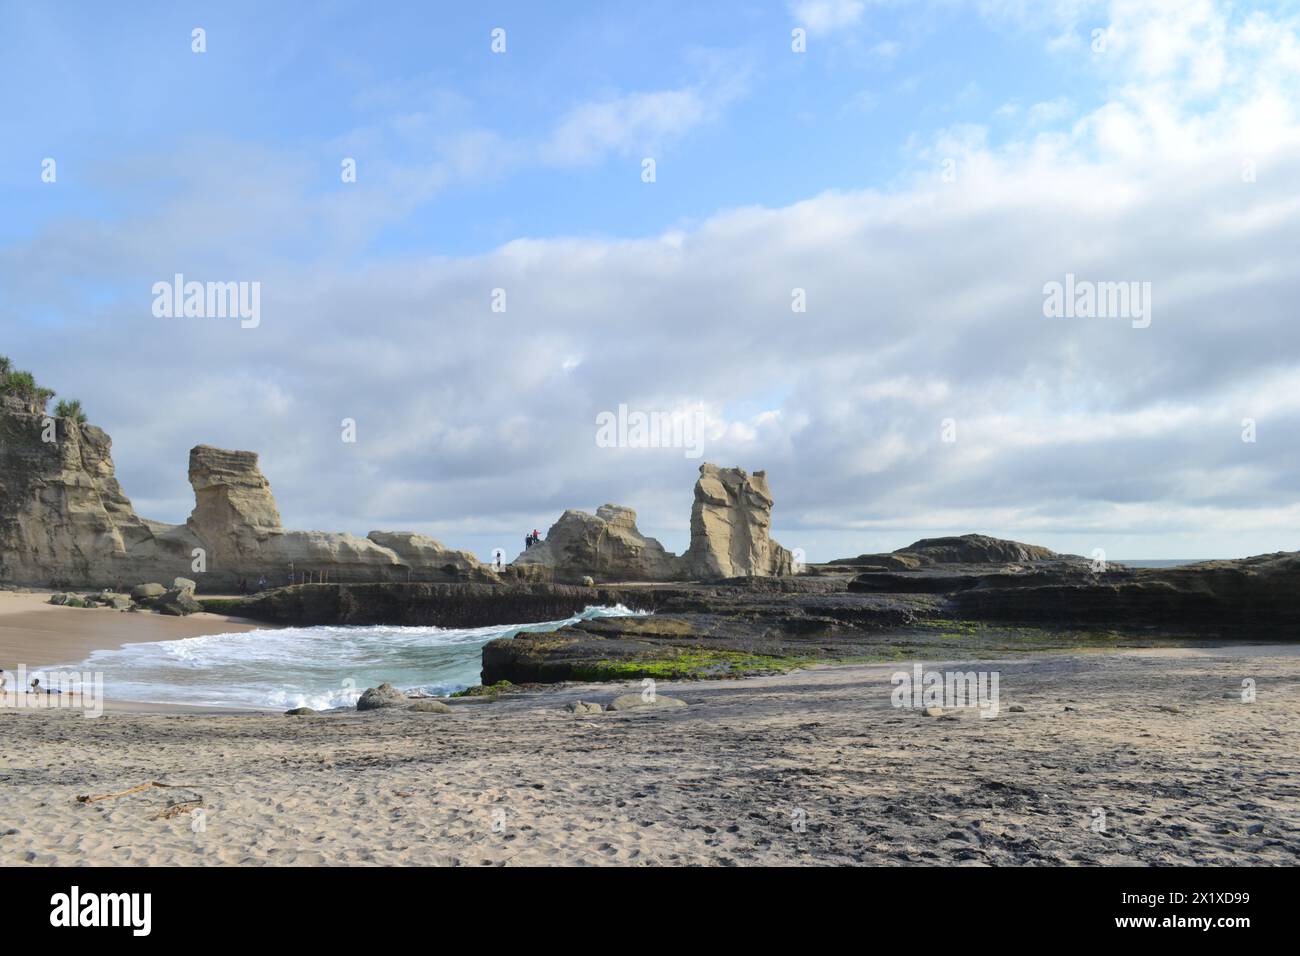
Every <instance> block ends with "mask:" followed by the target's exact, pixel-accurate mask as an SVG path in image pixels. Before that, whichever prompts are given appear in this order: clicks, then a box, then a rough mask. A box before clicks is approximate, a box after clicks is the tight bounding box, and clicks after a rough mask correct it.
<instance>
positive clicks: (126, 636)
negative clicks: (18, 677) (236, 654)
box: [0, 591, 275, 673]
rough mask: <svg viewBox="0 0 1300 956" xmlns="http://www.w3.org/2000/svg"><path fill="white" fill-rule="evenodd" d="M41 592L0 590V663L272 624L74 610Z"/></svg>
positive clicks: (79, 659) (73, 661)
mask: <svg viewBox="0 0 1300 956" xmlns="http://www.w3.org/2000/svg"><path fill="white" fill-rule="evenodd" d="M52 593H54V592H43V591H0V667H3V668H4V669H5V670H6V671H8V672H10V673H12V672H15V671H16V670H17V668H18V666H19V665H25V666H26V668H27V670H29V671H34V670H40V669H49V668H57V667H75V666H78V665H79V664H82V663H84V662H86V661H87V660H89V659H90V656H91V655H92V654H93V653H94V652H95V651H106V650H117V649H119V648H122V647H125V646H126V645H128V644H151V643H156V642H159V641H178V640H185V639H187V638H191V637H205V636H208V635H211V634H231V633H246V632H248V631H257V630H269V629H274V628H275V625H273V624H265V623H262V622H259V621H252V620H249V619H246V618H239V617H232V616H229V615H224V614H212V613H209V612H206V611H204V612H201V613H198V614H191V615H189V616H188V617H173V616H171V615H166V614H156V613H151V612H141V611H115V610H112V609H111V608H75V607H63V606H59V605H55V604H50V603H48V601H49V597H50V594H52Z"/></svg>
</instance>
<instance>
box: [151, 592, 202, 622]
mask: <svg viewBox="0 0 1300 956" xmlns="http://www.w3.org/2000/svg"><path fill="white" fill-rule="evenodd" d="M154 607H155V608H157V609H158V610H159V611H160V612H161V613H163V614H170V615H172V616H174V617H185V616H186V615H187V614H197V613H198V612H199V611H202V610H203V605H202V604H200V603H199V602H198V601H196V600H194V594H193V592H191V591H187V590H184V589H182V588H172V589H171V590H170V591H168V592H167V593H166V594H164V595H163V596H162V597H160V598H158V600H157V601H155V602H154Z"/></svg>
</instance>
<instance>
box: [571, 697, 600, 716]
mask: <svg viewBox="0 0 1300 956" xmlns="http://www.w3.org/2000/svg"><path fill="white" fill-rule="evenodd" d="M565 709H566V710H568V711H569V713H571V714H600V713H604V710H605V708H604V707H602V706H600V704H592V703H588V702H587V701H585V700H575V701H573V702H572V703H569V704H566V705H565Z"/></svg>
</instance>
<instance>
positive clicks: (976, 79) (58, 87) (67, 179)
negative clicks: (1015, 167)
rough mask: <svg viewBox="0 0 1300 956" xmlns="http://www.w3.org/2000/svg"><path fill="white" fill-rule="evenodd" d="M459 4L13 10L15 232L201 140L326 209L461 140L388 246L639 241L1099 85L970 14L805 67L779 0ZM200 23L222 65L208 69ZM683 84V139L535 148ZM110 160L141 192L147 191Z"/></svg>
mask: <svg viewBox="0 0 1300 956" xmlns="http://www.w3.org/2000/svg"><path fill="white" fill-rule="evenodd" d="M458 6H463V5H455V4H429V3H391V4H384V5H383V7H382V10H383V12H382V15H378V14H377V13H376V11H375V9H374V8H373V6H372V5H369V4H365V3H327V4H322V5H320V10H319V11H318V12H317V13H315V14H314V15H313V16H312V17H311V18H310V19H307V18H304V17H302V16H301V15H300V13H299V12H298V11H296V10H290V9H289V8H282V7H276V6H274V5H271V6H268V5H266V4H249V3H232V4H221V5H215V6H214V5H207V4H190V5H186V4H144V5H136V6H134V7H133V8H132V9H133V11H134V12H133V13H131V15H129V16H121V15H114V16H107V15H105V11H103V10H102V9H97V5H95V4H61V5H58V6H54V5H49V4H38V3H21V2H19V3H6V4H4V7H3V9H4V19H5V21H6V23H7V29H6V30H5V32H4V35H3V37H2V38H0V55H2V56H3V66H2V67H0V69H2V70H3V73H4V79H5V83H6V88H8V89H10V90H14V91H24V90H25V91H27V95H20V96H16V97H13V99H12V100H11V101H10V102H9V103H7V104H6V106H7V108H6V116H5V126H6V136H7V138H9V140H10V142H11V143H12V144H13V145H15V146H17V145H19V144H22V145H24V146H26V149H14V148H10V149H7V150H6V151H5V154H4V156H3V165H2V166H0V180H2V181H3V183H4V186H5V189H6V197H5V198H6V205H7V206H8V208H9V210H10V213H11V214H10V215H9V216H6V217H5V222H4V224H3V229H4V233H3V236H4V237H5V238H8V239H21V238H25V237H30V236H31V235H33V234H34V233H35V232H36V231H38V230H39V229H40V228H41V226H42V224H44V223H46V222H48V221H49V219H50V218H51V217H52V216H57V215H60V214H63V215H84V214H87V213H91V214H97V215H103V216H110V217H111V216H114V215H120V214H121V213H122V212H123V211H124V206H126V205H127V204H128V203H130V204H131V205H135V204H136V203H139V202H146V203H147V202H149V201H151V200H152V201H156V200H157V199H158V198H161V197H162V196H165V195H166V194H167V192H168V189H169V186H174V185H175V183H174V182H169V180H168V178H166V177H163V178H161V181H160V180H159V179H157V178H154V177H151V176H149V175H148V171H147V159H146V157H147V156H148V155H149V154H150V153H154V152H157V151H166V150H167V149H168V148H169V147H174V146H176V145H178V144H180V143H183V142H186V141H193V140H198V141H215V142H218V143H219V142H220V141H221V140H222V139H231V140H238V141H245V142H247V141H253V142H257V143H259V144H262V145H264V146H267V147H270V148H277V149H284V150H290V151H293V152H294V153H295V154H298V155H300V156H301V157H303V159H304V162H305V163H307V164H309V165H314V168H311V169H309V172H313V173H315V174H316V176H317V177H318V178H317V180H316V182H315V183H308V184H304V186H305V188H307V189H309V190H310V189H312V188H314V189H316V190H320V191H327V190H336V189H340V188H342V184H341V183H340V182H339V178H338V175H337V172H338V162H339V157H340V155H341V154H343V153H346V154H347V155H355V158H356V159H357V160H358V162H359V164H360V168H361V177H360V178H361V182H362V183H365V181H366V179H368V178H369V177H370V175H372V174H373V173H372V171H373V170H374V169H376V168H381V167H386V166H388V165H389V164H401V165H404V166H407V165H409V166H412V167H418V166H420V165H421V164H422V163H423V164H427V165H429V166H433V165H434V164H435V163H436V162H437V161H438V160H439V159H441V158H442V157H443V153H444V151H445V150H448V149H452V148H455V146H456V144H457V141H458V140H459V139H460V138H464V137H474V136H484V137H486V136H491V137H495V139H494V141H493V142H492V143H491V145H485V146H483V149H484V150H485V152H486V153H488V154H489V155H487V156H484V157H483V161H482V164H481V167H482V168H480V169H476V170H468V171H466V173H465V175H464V176H463V177H462V178H458V180H457V182H456V188H455V189H445V190H441V191H439V192H438V194H437V195H436V196H435V197H433V198H431V199H430V200H429V201H428V202H427V203H425V204H421V205H420V206H418V207H416V208H414V209H412V210H410V213H409V215H407V216H405V217H404V218H403V219H402V221H400V222H394V223H391V224H387V225H386V226H385V228H383V229H381V230H378V231H377V232H376V234H375V235H374V237H373V241H372V242H371V244H369V245H368V246H367V248H366V252H367V253H369V254H373V255H387V254H400V253H404V252H410V253H416V254H426V253H429V252H436V253H439V254H446V255H460V254H468V253H481V252H484V251H487V250H489V249H491V248H492V247H494V246H496V245H498V244H500V243H502V242H504V241H508V240H509V239H513V238H517V237H519V236H551V235H556V234H560V235H582V236H601V237H635V236H641V235H645V234H651V233H656V232H659V231H663V230H665V229H670V228H674V227H679V226H689V225H690V224H691V223H693V222H697V221H698V220H699V219H700V218H701V217H703V216H707V215H708V214H710V213H712V212H714V211H716V210H718V209H725V208H730V207H735V206H744V205H749V204H762V205H767V206H782V205H786V204H788V203H791V202H795V201H798V200H799V199H802V198H806V197H808V196H811V195H815V194H817V193H818V192H821V191H823V190H826V189H858V188H862V187H866V186H878V187H886V188H887V187H888V186H889V185H890V184H891V182H893V181H894V180H895V179H896V178H897V177H898V176H899V175H900V173H901V172H903V171H904V170H906V169H908V168H910V166H911V165H912V160H911V158H910V157H909V155H908V153H909V144H910V143H912V142H913V141H915V140H916V139H917V138H921V139H924V138H926V137H927V136H929V135H931V134H932V133H933V132H934V131H936V130H938V129H942V128H945V127H949V126H952V125H954V124H957V123H964V122H979V121H983V120H985V119H986V118H987V117H988V116H989V115H990V114H992V113H994V111H996V109H997V108H998V107H1000V106H1002V105H1003V104H1004V103H1007V102H1009V101H1012V100H1014V99H1015V98H1016V97H1017V96H1022V95H1023V94H1024V92H1025V88H1026V86H1031V85H1032V88H1033V90H1034V95H1035V96H1038V97H1042V98H1044V99H1052V98H1054V97H1055V96H1058V95H1062V94H1063V93H1064V91H1066V90H1067V89H1071V88H1074V89H1076V91H1077V89H1078V87H1079V85H1080V78H1081V74H1082V72H1083V71H1082V70H1080V69H1079V68H1077V67H1075V66H1073V65H1072V64H1070V63H1068V62H1062V61H1061V60H1059V59H1054V58H1052V57H1050V56H1049V55H1047V53H1046V51H1043V50H1039V49H1036V48H1035V47H1034V46H1033V45H1028V44H1026V43H1025V42H1024V40H1025V35H1024V32H1023V29H1022V28H1021V27H1019V26H1018V25H1017V24H1014V23H996V22H995V23H990V22H989V21H987V20H985V19H983V18H981V17H980V16H979V15H978V13H977V12H976V11H975V10H974V9H967V8H962V7H954V8H952V9H950V10H948V11H946V12H945V14H944V16H943V21H942V23H940V22H938V21H937V20H936V19H935V17H934V16H933V14H931V13H929V12H927V11H924V10H922V9H921V8H919V7H917V6H916V5H909V4H902V5H898V6H884V7H882V8H880V9H879V10H874V9H873V11H872V14H871V17H870V19H869V21H868V22H866V23H865V24H864V25H863V27H862V29H861V32H860V33H859V34H857V35H855V36H854V37H853V39H852V42H851V43H848V42H846V41H845V39H844V38H843V37H837V36H835V35H834V34H833V33H831V32H825V31H823V32H818V31H814V33H813V35H812V36H811V38H810V40H809V44H810V47H811V53H812V55H803V56H796V55H793V54H792V53H791V51H790V43H791V37H790V31H791V30H792V29H793V28H794V27H795V26H798V25H799V24H800V23H801V22H803V21H802V20H801V19H800V18H799V17H798V16H796V15H795V14H794V13H793V12H792V11H791V10H790V9H789V8H787V7H786V6H784V5H783V4H780V3H752V4H716V5H715V4H695V3H667V4H655V5H652V6H648V7H642V6H637V5H633V4H607V5H602V4H590V5H583V4H552V5H538V4H527V3H521V4H482V5H478V4H475V5H472V6H473V7H474V9H472V10H465V9H457V8H458ZM146 11H147V12H146ZM1096 22H1098V23H1100V22H1101V21H1100V20H1098V21H1096ZM196 25H201V26H202V27H203V28H204V29H205V30H206V31H207V40H208V53H207V54H206V55H202V56H199V55H194V54H192V53H191V51H190V31H191V29H192V28H193V27H194V26H196ZM1087 26H1088V24H1084V25H1082V26H1081V27H1080V30H1081V31H1082V30H1084V29H1085V27H1087ZM496 27H502V28H504V29H505V30H506V31H507V34H506V40H507V50H506V53H505V54H504V55H492V54H491V53H490V49H489V43H490V33H491V30H492V29H494V28H496ZM1026 54H1028V55H1026ZM678 90H681V91H691V92H693V93H696V94H697V95H698V96H699V97H700V99H701V100H702V101H704V102H705V107H704V109H705V113H706V115H705V116H703V117H701V118H699V119H698V120H686V119H683V120H682V121H681V127H680V129H681V132H678V131H677V129H678V127H676V126H675V124H674V123H673V122H671V121H665V123H664V124H663V126H664V129H663V131H662V133H654V132H651V131H647V135H646V136H645V137H644V138H643V140H642V141H641V142H640V143H636V142H628V143H618V144H609V145H601V144H598V143H592V144H590V146H589V148H587V149H583V150H578V151H577V152H575V153H574V154H573V155H568V156H564V157H556V158H554V159H553V160H551V161H549V162H548V161H540V162H534V161H529V160H528V159H526V158H524V156H523V155H521V154H524V153H527V152H531V151H533V150H535V149H536V148H537V144H539V143H543V142H545V141H546V140H547V138H548V137H549V136H550V134H551V133H552V131H553V130H554V129H555V128H556V126H557V125H559V124H560V123H562V122H563V120H564V118H565V117H566V115H568V114H570V113H571V112H572V111H573V110H575V109H578V108H581V107H582V106H584V105H586V104H589V103H592V102H597V103H598V102H601V101H611V100H614V101H616V100H617V99H618V98H619V97H622V96H628V95H636V94H637V93H641V92H644V91H651V92H654V91H678ZM404 122H405V124H406V127H405V128H403V123H404ZM686 132H689V135H685V133H686ZM991 133H992V135H993V137H994V138H995V139H996V137H997V135H998V133H999V130H998V129H997V128H996V127H994V128H992V129H991ZM642 146H644V147H647V148H653V149H652V151H653V152H654V154H655V157H656V159H657V161H658V163H659V168H658V174H659V175H658V182H657V184H656V185H657V186H658V188H657V189H654V190H649V189H629V188H628V184H629V183H633V184H637V183H638V182H639V179H638V177H639V175H640V161H641V159H642V155H641V152H642V150H641V149H640V147H642ZM45 156H55V157H57V159H58V161H59V164H60V172H61V176H60V185H61V188H60V189H59V190H58V191H57V195H56V196H54V197H51V196H50V195H49V194H50V192H51V191H50V190H42V189H41V184H40V182H39V180H37V179H36V178H34V177H33V176H32V175H31V171H32V169H33V163H39V161H40V159H42V158H43V157H45ZM105 158H111V159H116V160H117V162H118V163H123V162H127V163H130V164H131V165H132V168H134V169H135V170H136V171H137V172H138V173H141V174H142V175H139V176H135V177H130V178H131V179H134V180H135V181H134V182H132V183H131V184H130V187H131V188H129V192H128V191H127V188H124V187H126V185H127V184H124V183H122V182H121V181H120V180H117V179H115V180H110V179H109V176H111V175H112V173H110V172H109V171H106V170H104V169H103V168H102V166H101V162H102V160H103V159H105ZM136 164H140V166H143V167H145V168H140V167H138V166H136ZM116 172H117V173H118V175H119V176H121V175H126V173H125V171H123V170H120V169H119V170H117V171H116ZM542 196H544V197H545V201H544V202H539V201H538V199H539V197H542ZM51 199H55V200H56V201H54V202H51Z"/></svg>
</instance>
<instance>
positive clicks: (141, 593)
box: [131, 583, 167, 601]
mask: <svg viewBox="0 0 1300 956" xmlns="http://www.w3.org/2000/svg"><path fill="white" fill-rule="evenodd" d="M166 593H167V589H166V588H165V587H163V586H162V585H161V584H157V583H150V584H137V585H136V586H135V587H133V588H132V589H131V597H132V598H134V599H135V600H137V601H153V600H155V599H157V598H160V597H162V596H163V595H164V594H166Z"/></svg>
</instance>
